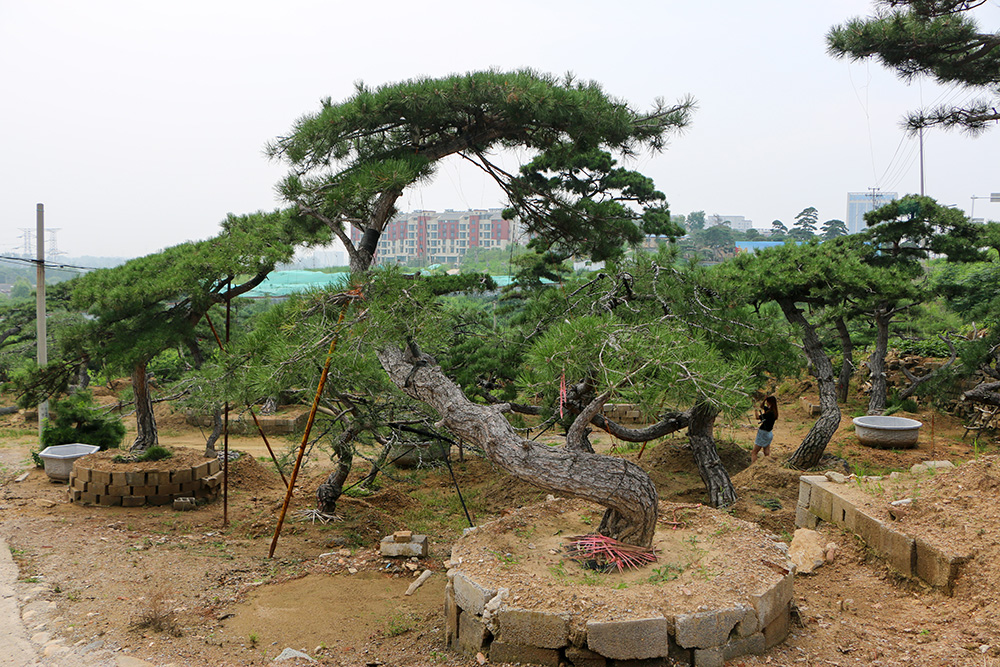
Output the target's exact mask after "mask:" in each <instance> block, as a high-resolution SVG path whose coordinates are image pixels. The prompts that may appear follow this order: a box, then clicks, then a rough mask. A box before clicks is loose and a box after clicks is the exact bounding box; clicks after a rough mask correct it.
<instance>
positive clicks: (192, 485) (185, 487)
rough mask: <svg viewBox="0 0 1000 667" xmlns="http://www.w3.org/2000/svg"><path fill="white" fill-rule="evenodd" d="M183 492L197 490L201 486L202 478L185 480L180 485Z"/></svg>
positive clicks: (187, 492)
mask: <svg viewBox="0 0 1000 667" xmlns="http://www.w3.org/2000/svg"><path fill="white" fill-rule="evenodd" d="M180 487H181V491H180V492H181V493H183V494H185V495H188V494H192V493H194V492H195V491H197V490H198V489H199V488H200V487H201V480H191V481H190V482H184V483H182V484H181V485H180Z"/></svg>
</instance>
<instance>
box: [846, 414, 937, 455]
mask: <svg viewBox="0 0 1000 667" xmlns="http://www.w3.org/2000/svg"><path fill="white" fill-rule="evenodd" d="M921 426H923V424H922V423H921V422H919V421H917V420H916V419H909V418H907V417H883V416H882V415H867V416H864V417H855V418H854V432H855V433H857V435H858V440H860V441H861V444H862V445H867V446H868V447H877V448H879V449H909V448H912V447H916V445H917V437H918V435H919V434H920V427H921Z"/></svg>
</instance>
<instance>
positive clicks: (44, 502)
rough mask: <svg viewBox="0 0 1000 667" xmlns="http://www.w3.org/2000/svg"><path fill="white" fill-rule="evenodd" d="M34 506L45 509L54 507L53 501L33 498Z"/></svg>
mask: <svg viewBox="0 0 1000 667" xmlns="http://www.w3.org/2000/svg"><path fill="white" fill-rule="evenodd" d="M35 504H36V505H38V506H39V507H44V508H46V509H48V508H50V507H55V506H56V504H55V503H54V502H53V501H51V500H48V499H47V498H35Z"/></svg>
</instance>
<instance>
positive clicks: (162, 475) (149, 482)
mask: <svg viewBox="0 0 1000 667" xmlns="http://www.w3.org/2000/svg"><path fill="white" fill-rule="evenodd" d="M169 483H170V473H169V472H148V471H147V472H146V486H159V485H160V484H169Z"/></svg>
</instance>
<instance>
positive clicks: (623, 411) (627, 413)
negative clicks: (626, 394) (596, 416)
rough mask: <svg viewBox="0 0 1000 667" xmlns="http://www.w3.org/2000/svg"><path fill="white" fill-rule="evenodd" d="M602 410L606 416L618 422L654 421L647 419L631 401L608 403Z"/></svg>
mask: <svg viewBox="0 0 1000 667" xmlns="http://www.w3.org/2000/svg"><path fill="white" fill-rule="evenodd" d="M602 412H603V414H604V416H605V417H607V418H608V419H610V420H611V421H613V422H616V423H618V424H626V423H633V424H634V423H645V422H646V421H653V420H647V419H646V417H645V415H643V414H642V412H641V411H640V410H639V408H638V407H637V406H635V405H633V404H631V403H607V404H605V406H604V410H603V411H602Z"/></svg>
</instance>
